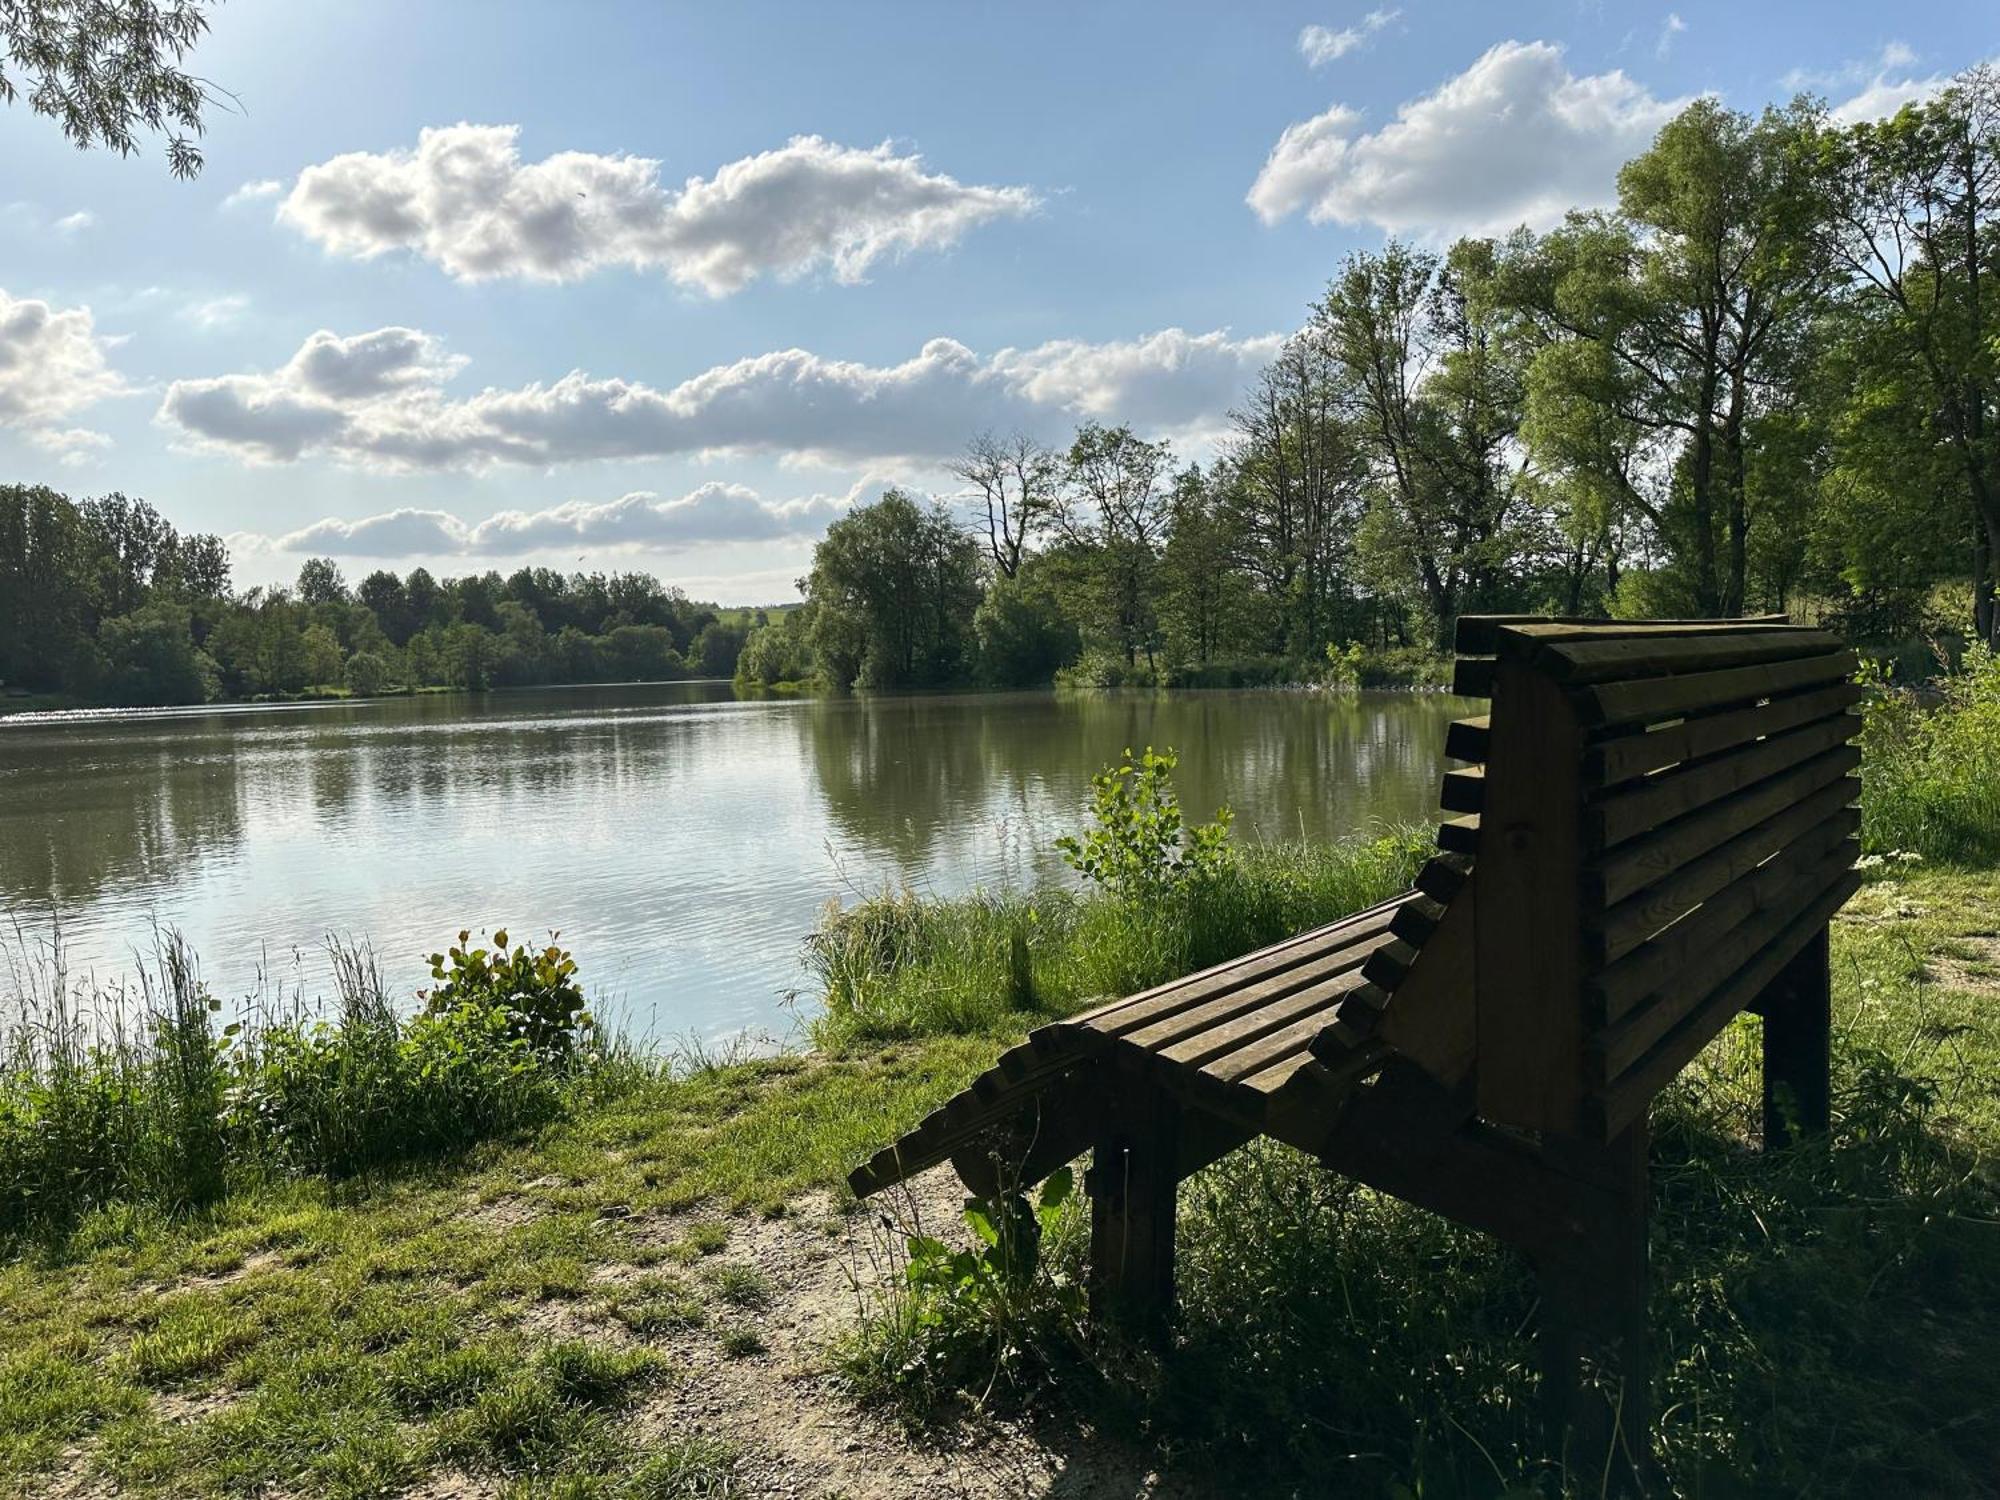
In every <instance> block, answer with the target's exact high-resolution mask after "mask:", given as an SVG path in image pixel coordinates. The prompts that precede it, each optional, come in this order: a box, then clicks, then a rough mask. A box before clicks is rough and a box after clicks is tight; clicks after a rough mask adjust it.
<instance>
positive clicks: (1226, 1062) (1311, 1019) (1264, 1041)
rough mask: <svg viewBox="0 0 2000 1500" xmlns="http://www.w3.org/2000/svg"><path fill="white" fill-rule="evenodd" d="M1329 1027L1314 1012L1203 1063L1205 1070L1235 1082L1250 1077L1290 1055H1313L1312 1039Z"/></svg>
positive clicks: (1322, 1016)
mask: <svg viewBox="0 0 2000 1500" xmlns="http://www.w3.org/2000/svg"><path fill="white" fill-rule="evenodd" d="M1325 1029H1326V1015H1325V1013H1324V1012H1315V1013H1314V1014H1312V1015H1309V1016H1306V1017H1304V1018H1302V1019H1300V1020H1297V1021H1294V1022H1292V1024H1291V1025H1289V1026H1286V1027H1283V1028H1282V1029H1280V1030H1278V1031H1274V1032H1271V1033H1270V1034H1269V1035H1268V1036H1264V1037H1260V1038H1259V1039H1258V1040H1256V1041H1255V1042H1252V1043H1251V1044H1250V1045H1249V1046H1246V1047H1240V1048H1238V1049H1237V1050H1236V1051H1234V1052H1231V1053H1230V1054H1229V1055H1228V1056H1226V1057H1218V1058H1216V1059H1215V1060H1214V1061H1213V1062H1210V1063H1206V1064H1204V1065H1203V1068H1202V1071H1203V1072H1205V1073H1208V1074H1210V1075H1212V1076H1214V1077H1215V1078H1218V1079H1220V1080H1221V1081H1222V1082H1224V1083H1234V1082H1236V1080H1237V1079H1239V1078H1247V1077H1249V1076H1250V1075H1251V1074H1253V1073H1261V1072H1263V1071H1264V1070H1265V1069H1267V1068H1271V1067H1275V1066H1276V1065H1277V1064H1279V1063H1281V1062H1283V1061H1285V1060H1286V1059H1287V1058H1291V1057H1297V1058H1300V1059H1304V1058H1308V1057H1310V1056H1312V1051H1311V1048H1312V1039H1313V1038H1314V1037H1316V1036H1318V1035H1319V1034H1320V1032H1322V1031H1324V1030H1325Z"/></svg>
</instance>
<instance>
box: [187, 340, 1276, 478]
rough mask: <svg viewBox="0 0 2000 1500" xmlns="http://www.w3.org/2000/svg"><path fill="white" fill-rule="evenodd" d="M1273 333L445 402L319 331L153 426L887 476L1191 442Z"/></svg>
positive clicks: (413, 459) (296, 444)
mask: <svg viewBox="0 0 2000 1500" xmlns="http://www.w3.org/2000/svg"><path fill="white" fill-rule="evenodd" d="M1280 342H1281V340H1280V337H1279V336H1278V335H1275V334H1271V335H1265V336H1262V337H1255V338H1243V339H1238V338H1235V337H1233V336H1231V335H1230V334H1229V333H1227V332H1225V331H1216V332H1212V333H1204V334H1190V333H1187V332H1185V331H1183V330H1181V329H1178V328H1170V329H1163V330H1161V331H1159V332H1157V333H1152V334H1148V335H1146V336H1145V337H1143V338H1139V339H1134V340H1129V341H1111V342H1106V343H1087V342H1083V341H1081V340H1059V341H1053V342H1050V343H1046V344H1041V345H1038V346H1036V347H1034V348H1028V349H1002V350H1000V351H999V352H998V353H996V354H993V355H991V356H982V355H980V354H978V353H976V352H974V351H973V350H971V349H969V348H967V347H966V346H965V345H964V344H961V343H959V342H958V341H956V340H954V339H947V338H936V339H931V340H930V341H928V342H927V343H925V344H924V345H923V347H922V348H920V349H919V350H918V351H917V352H916V353H915V354H914V355H912V356H911V357H910V358H908V359H906V360H903V361H901V362H900V363H896V364H887V365H871V364H864V363H860V362H858V361H853V360H840V359H830V358H827V357H826V356H823V355H819V354H815V353H812V352H810V351H808V350H804V349H783V350H777V351H773V352H772V353H769V354H759V355H754V356H751V357H748V358H745V359H739V360H736V361H733V362H731V363H729V364H724V365H717V366H715V367H713V368H711V369H708V370H704V371H702V372H701V373H700V374H698V375H695V376H692V377H691V378H689V379H687V380H683V381H681V382H680V383H679V384H678V385H674V386H669V387H657V386H652V385H648V384H646V383H644V382H641V381H635V380H627V379H621V378H617V377H600V376H593V375H589V374H586V373H585V372H583V371H580V370H579V371H571V372H570V373H569V374H567V375H564V376H562V377H561V378H560V379H557V380H554V381H551V382H548V383H543V382H535V383H532V384H529V385H525V386H519V387H515V388H513V389H503V388H496V387H488V388H486V389H484V390H481V391H478V392H476V393H474V394H471V395H466V396H454V395H453V394H452V393H451V392H450V391H449V390H448V388H447V387H448V385H449V383H450V381H451V379H452V377H453V376H454V375H456V374H457V373H458V371H459V369H460V366H461V363H462V362H461V361H459V360H458V359H456V358H455V357H453V356H450V355H447V354H446V353H444V351H443V349H442V347H441V346H440V345H439V343H438V342H437V341H436V340H435V339H433V338H432V337H430V336H429V335H427V334H424V333H420V332H418V331H417V330H414V329H408V328H383V329H376V330H375V331H373V332H371V333H365V334H358V335H354V336H352V337H348V338H341V337H338V336H336V335H334V334H332V333H328V332H324V331H322V332H319V333H316V334H314V335H313V336H312V337H311V338H309V339H308V340H306V342H305V344H304V345H303V346H302V347H301V348H300V349H299V351H298V352H297V353H296V354H294V355H293V356H292V357H291V358H290V359H289V360H288V361H287V362H286V363H285V364H283V365H281V366H279V367H278V368H277V369H275V370H273V371H270V372H268V373H266V372H246V373H239V374H227V375H219V376H213V377H209V378H204V379H191V380H177V381H175V382H173V384H172V385H170V386H169V387H168V389H167V393H166V396H165V399H164V400H163V401H162V403H161V406H160V412H159V418H158V420H159V421H160V422H161V423H162V424H163V425H165V426H167V427H169V428H170V429H174V430H176V431H177V432H178V433H180V434H181V436H182V437H183V438H184V439H185V440H186V441H188V442H189V443H190V444H192V445H193V446H195V447H200V448H207V449H210V450H213V451H218V452H223V453H228V454H232V455H234V456H236V457H238V458H240V459H244V460H246V461H249V462H253V463H285V462H291V461H293V460H296V459H299V458H302V457H305V456H307V455H308V454H323V455H326V456H328V457H331V458H333V459H335V460H336V461H339V462H342V463H350V464H357V465H362V466H366V467H372V468H378V469H392V470H397V469H401V470H408V469H440V468H480V467H484V466H488V465H492V464H525V465H534V466H537V467H547V466H553V465H559V464H571V463H584V462H589V461H592V460H597V459H648V458H664V457H668V456H675V455H682V456H700V457H706V456H714V455H722V454H764V455H773V456H776V457H778V458H780V459H782V460H786V461H794V462H816V463H826V464H850V465H870V466H876V467H883V468H896V467H899V466H903V465H905V464H907V463H924V462H928V463H935V462H937V461H939V460H941V459H944V458H948V457H950V456H952V455H954V454H955V453H957V452H958V451H959V449H960V448H961V446H962V445H963V444H964V442H965V440H966V438H967V437H968V436H969V435H971V434H972V433H975V432H980V431H983V430H986V429H988V428H993V429H997V430H1001V431H1007V430H1012V429H1015V428H1019V429H1021V430H1023V431H1027V432H1033V433H1038V434H1040V435H1042V436H1045V437H1048V438H1052V439H1053V438H1057V437H1060V436H1061V435H1062V434H1063V432H1064V431H1065V430H1066V429H1067V428H1068V427H1070V426H1072V425H1073V424H1074V423H1075V422H1076V421H1077V420H1078V419H1080V418H1084V417H1097V418H1101V419H1104V420H1109V421H1129V422H1131V423H1133V424H1134V425H1135V426H1137V427H1139V428H1141V429H1142V430H1145V431H1146V432H1148V433H1149V434H1150V435H1160V436H1168V437H1182V438H1192V439H1198V438H1201V437H1205V436H1207V435H1211V434H1213V433H1214V432H1216V431H1217V430H1218V429H1219V428H1220V426H1221V424H1222V421H1223V417H1224V414H1225V413H1226V411H1227V409H1228V407H1229V405H1230V404H1231V403H1232V402H1233V401H1235V400H1236V398H1237V397H1238V395H1239V394H1240V393H1241V391H1242V390H1243V388H1244V386H1245V385H1246V384H1248V382H1249V381H1250V380H1251V378H1252V377H1253V376H1254V375H1255V374H1256V372H1257V370H1258V368H1259V367H1260V366H1262V365H1263V364H1264V363H1265V362H1266V361H1267V360H1268V359H1269V358H1270V357H1271V355H1272V354H1273V353H1275V352H1276V350H1277V348H1278V346H1279V343H1280Z"/></svg>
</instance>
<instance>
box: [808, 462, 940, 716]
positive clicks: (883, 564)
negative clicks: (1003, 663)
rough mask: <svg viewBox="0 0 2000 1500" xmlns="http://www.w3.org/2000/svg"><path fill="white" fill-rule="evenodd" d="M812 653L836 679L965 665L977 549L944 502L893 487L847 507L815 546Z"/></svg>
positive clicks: (856, 680)
mask: <svg viewBox="0 0 2000 1500" xmlns="http://www.w3.org/2000/svg"><path fill="white" fill-rule="evenodd" d="M805 593H806V597H807V599H808V600H809V601H810V602H811V605H812V607H813V624H812V638H813V649H814V654H815V656H816V657H817V659H818V661H819V663H820V668H821V670H822V671H823V672H824V673H825V674H826V675H827V677H828V679H829V681H831V682H832V683H833V684H834V685H835V686H838V687H850V686H854V685H857V684H859V685H861V686H864V687H935V686H938V685H940V684H942V683H948V682H953V681H956V680H958V679H959V678H961V677H963V676H964V675H965V674H966V671H967V669H968V668H969V667H970V665H971V661H970V652H969V650H968V646H969V643H970V638H971V626H972V613H973V610H974V608H975V607H976V606H977V604H978V601H979V550H978V547H977V545H976V544H975V543H973V542H972V541H971V540H970V539H969V538H967V537H966V536H965V535H964V534H963V533H962V532H961V531H960V530H959V529H958V527H957V526H956V525H955V524H954V523H953V522H952V519H951V517H950V516H949V515H947V514H946V513H945V511H944V509H943V508H942V507H941V506H938V505H935V504H934V505H932V506H930V507H929V508H928V509H926V508H924V507H921V506H919V505H918V504H917V503H916V502H915V501H914V500H912V499H911V498H910V497H909V496H907V495H905V494H903V493H902V492H901V491H900V490H889V491H886V492H885V493H884V494H883V496H882V498H881V499H880V500H877V501H876V502H875V503H874V504H873V505H864V506H860V507H858V508H856V509H855V510H852V511H850V512H848V514H846V515H845V516H843V517H841V518H840V519H839V520H838V521H835V522H834V523H833V524H832V525H831V526H829V527H828V528H827V531H826V536H825V537H824V538H823V539H822V540H821V541H820V543H819V545H818V546H816V547H815V548H814V549H813V566H812V573H811V575H810V576H809V577H808V578H807V579H806V581H805Z"/></svg>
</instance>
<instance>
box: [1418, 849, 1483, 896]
mask: <svg viewBox="0 0 2000 1500" xmlns="http://www.w3.org/2000/svg"><path fill="white" fill-rule="evenodd" d="M1471 873H1472V858H1471V856H1470V855H1465V854H1433V855H1432V856H1431V857H1430V858H1429V859H1427V860H1425V861H1424V866H1423V868H1422V869H1421V870H1419V871H1417V882H1416V884H1417V889H1418V890H1420V891H1422V892H1423V893H1424V894H1425V895H1426V896H1429V897H1430V898H1431V900H1433V901H1450V900H1451V898H1452V897H1453V896H1456V895H1457V894H1458V891H1459V887H1461V886H1463V885H1464V884H1465V880H1466V877H1467V876H1468V875H1470V874H1471Z"/></svg>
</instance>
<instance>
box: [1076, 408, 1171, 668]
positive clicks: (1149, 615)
mask: <svg viewBox="0 0 2000 1500" xmlns="http://www.w3.org/2000/svg"><path fill="white" fill-rule="evenodd" d="M1172 463H1173V454H1172V451H1171V450H1170V449H1169V448H1168V446H1167V445H1166V444H1165V443H1151V442H1147V441H1146V440H1144V439H1143V438H1141V437H1139V436H1138V435H1137V434H1136V433H1134V432H1133V431H1132V429H1131V428H1129V427H1105V426H1103V425H1102V424H1100V423H1097V422H1089V423H1086V424H1085V425H1084V426H1083V427H1082V428H1081V429H1079V430H1078V432H1077V435H1076V440H1075V441H1074V442H1072V443H1071V444H1070V447H1069V453H1068V455H1067V456H1066V458H1065V460H1064V464H1063V493H1062V503H1061V505H1060V506H1059V507H1058V509H1057V513H1056V522H1057V526H1058V529H1059V530H1060V532H1061V534H1062V537H1063V540H1064V541H1065V543H1067V545H1068V547H1069V549H1070V550H1071V552H1072V553H1073V556H1074V561H1075V563H1076V565H1077V573H1078V576H1079V577H1080V578H1081V580H1082V588H1081V594H1082V603H1083V609H1082V611H1080V613H1081V614H1082V616H1083V618H1084V619H1085V621H1086V622H1087V623H1088V624H1089V625H1090V627H1091V628H1092V630H1093V632H1094V633H1095V634H1096V635H1097V636H1098V638H1099V639H1100V640H1102V641H1103V642H1104V643H1105V644H1107V645H1108V646H1109V648H1110V649H1111V650H1113V651H1116V652H1117V653H1118V654H1119V655H1121V656H1123V657H1124V658H1125V661H1126V664H1127V665H1133V664H1135V663H1136V662H1137V661H1138V659H1139V657H1140V656H1141V655H1143V656H1144V657H1145V658H1146V665H1147V666H1148V667H1150V666H1152V665H1153V664H1154V660H1155V657H1156V655H1157V653H1158V651H1159V649H1160V644H1161V642H1160V619H1159V609H1158V593H1157V575H1158V571H1159V563H1160V554H1161V551H1162V549H1163V548H1164V547H1165V545H1166V539H1167V530H1168V524H1169V514H1168V505H1167V493H1168V490H1167V481H1168V479H1169V476H1170V474H1171V470H1172Z"/></svg>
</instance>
